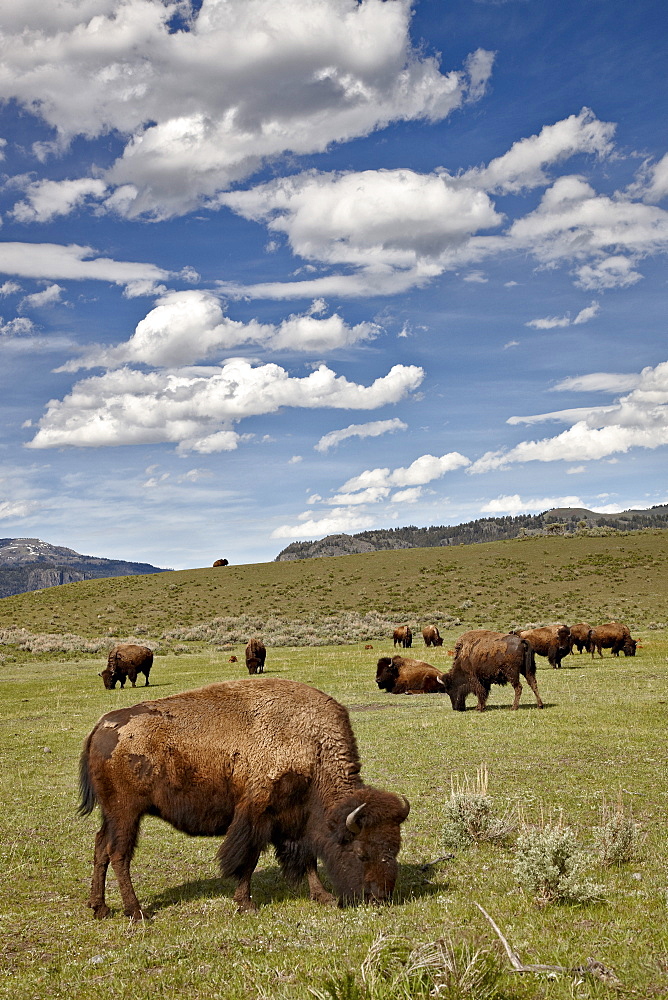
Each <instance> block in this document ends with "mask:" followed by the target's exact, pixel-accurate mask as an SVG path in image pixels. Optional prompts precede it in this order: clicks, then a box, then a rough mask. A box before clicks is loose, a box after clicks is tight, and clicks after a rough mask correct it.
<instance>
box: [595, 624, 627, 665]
mask: <svg viewBox="0 0 668 1000" xmlns="http://www.w3.org/2000/svg"><path fill="white" fill-rule="evenodd" d="M636 646H637V642H636V640H635V639H632V638H631V632H630V630H629V628H628V626H627V625H619V624H618V623H617V622H609V623H608V624H607V625H598V626H597V627H596V628H593V629H592V630H591V632H590V633H589V652H590V653H591V655H592V658H593V656H594V654H595V653H598V655H599V656H603V650H604V649H609V650H610V652H611V654H612V655H613V656H619V654H620V652H622V653H623V654H624V656H635V655H636Z"/></svg>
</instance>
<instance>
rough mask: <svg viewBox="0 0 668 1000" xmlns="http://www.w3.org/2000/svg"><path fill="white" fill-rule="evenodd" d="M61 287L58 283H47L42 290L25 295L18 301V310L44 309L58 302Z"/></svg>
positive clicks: (61, 290)
mask: <svg viewBox="0 0 668 1000" xmlns="http://www.w3.org/2000/svg"><path fill="white" fill-rule="evenodd" d="M62 294H63V289H62V288H61V287H60V285H55V284H54V285H48V286H47V287H46V288H45V289H44V291H42V292H34V294H32V295H26V296H25V297H24V298H23V299H21V302H20V303H19V311H21V312H22V311H24V310H25V309H45V308H48V307H49V306H54V305H56V303H57V302H60V300H61V297H62Z"/></svg>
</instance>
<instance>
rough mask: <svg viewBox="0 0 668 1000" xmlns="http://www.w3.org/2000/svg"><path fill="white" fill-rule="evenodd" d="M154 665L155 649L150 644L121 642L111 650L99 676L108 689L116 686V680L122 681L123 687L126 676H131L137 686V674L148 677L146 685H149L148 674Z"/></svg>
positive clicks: (133, 684) (133, 683) (134, 685)
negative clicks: (139, 644) (150, 647)
mask: <svg viewBox="0 0 668 1000" xmlns="http://www.w3.org/2000/svg"><path fill="white" fill-rule="evenodd" d="M152 666H153V650H151V649H149V648H148V646H136V645H135V644H134V643H132V642H121V643H118V644H117V645H116V646H114V647H113V648H112V649H111V650H110V651H109V656H108V658H107V666H106V669H105V670H103V671H102V673H101V674H99V676H100V677H101V678H102V680H103V681H104V686H105V687H106V688H107V689H108V690H110V691H111V690H113V688H115V687H116V681H120V682H121V687H125V681H126V678H128V677H129V678H130V682H131V684H132V686H133V687H137V674H143V675H144V677H145V678H146V684H145V685H144V686H145V687H148V675H149V674H150V672H151V667H152Z"/></svg>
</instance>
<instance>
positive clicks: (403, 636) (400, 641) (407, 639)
mask: <svg viewBox="0 0 668 1000" xmlns="http://www.w3.org/2000/svg"><path fill="white" fill-rule="evenodd" d="M392 638H393V639H394V645H395V646H403V648H404V649H410V648H411V646H412V645H413V633H412V632H411V630H410V628H409V627H408V625H397V627H396V628H395V630H394V633H393V635H392Z"/></svg>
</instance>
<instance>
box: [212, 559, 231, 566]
mask: <svg viewBox="0 0 668 1000" xmlns="http://www.w3.org/2000/svg"><path fill="white" fill-rule="evenodd" d="M213 565H214V566H229V563H228V561H227V559H216V561H215V563H214V564H213Z"/></svg>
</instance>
